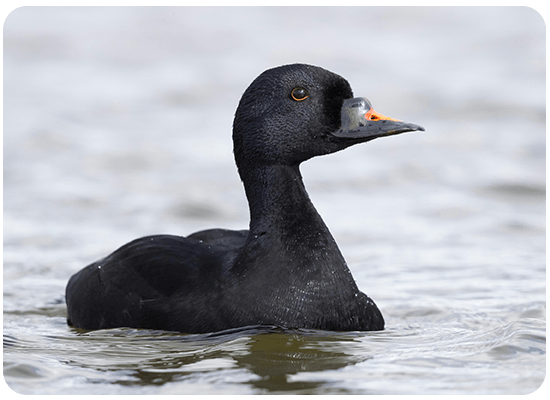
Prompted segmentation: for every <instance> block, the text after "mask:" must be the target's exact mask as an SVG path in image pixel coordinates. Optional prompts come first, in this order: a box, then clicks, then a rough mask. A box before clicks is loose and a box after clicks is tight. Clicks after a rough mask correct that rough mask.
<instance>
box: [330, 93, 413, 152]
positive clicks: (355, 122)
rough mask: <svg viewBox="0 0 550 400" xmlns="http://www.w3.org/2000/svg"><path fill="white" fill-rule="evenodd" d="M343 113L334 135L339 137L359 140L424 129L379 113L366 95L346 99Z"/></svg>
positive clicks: (364, 140) (363, 140)
mask: <svg viewBox="0 0 550 400" xmlns="http://www.w3.org/2000/svg"><path fill="white" fill-rule="evenodd" d="M341 115H342V117H341V118H342V124H341V125H340V129H339V130H338V131H336V132H334V133H333V134H332V135H333V136H335V137H337V138H343V139H355V140H357V141H358V142H367V141H369V140H373V139H376V138H379V137H383V136H392V135H398V134H400V133H404V132H412V131H423V130H424V128H423V127H421V126H420V125H415V124H410V123H407V122H403V121H399V120H398V119H393V118H390V117H386V116H385V115H382V114H380V113H377V112H376V111H374V109H373V108H372V104H371V103H370V101H368V100H367V99H366V98H364V97H356V98H353V99H346V100H344V104H343V105H342V114H341Z"/></svg>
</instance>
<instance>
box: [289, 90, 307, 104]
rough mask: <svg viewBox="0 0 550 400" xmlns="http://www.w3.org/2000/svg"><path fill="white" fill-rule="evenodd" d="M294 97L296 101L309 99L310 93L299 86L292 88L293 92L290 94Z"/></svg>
mask: <svg viewBox="0 0 550 400" xmlns="http://www.w3.org/2000/svg"><path fill="white" fill-rule="evenodd" d="M290 95H291V96H292V98H293V99H294V100H296V101H302V100H305V99H307V97H308V94H307V92H306V90H305V89H303V88H301V87H297V88H295V89H292V93H291V94H290Z"/></svg>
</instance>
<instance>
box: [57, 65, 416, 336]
mask: <svg viewBox="0 0 550 400" xmlns="http://www.w3.org/2000/svg"><path fill="white" fill-rule="evenodd" d="M352 97H353V96H352V92H351V88H350V87H349V84H348V83H347V81H346V80H345V79H343V78H341V77H340V76H338V75H336V74H333V73H331V72H329V71H326V70H324V69H321V68H319V67H313V66H309V65H304V64H294V65H288V66H283V67H278V68H274V69H271V70H268V71H266V72H264V73H263V74H262V75H260V76H259V77H258V78H257V79H256V80H255V81H254V82H253V83H252V84H251V85H250V87H249V88H248V89H247V90H246V91H245V93H244V94H243V97H242V99H241V102H240V103H239V107H238V109H237V112H236V115H235V122H234V127H233V140H234V152H235V160H236V163H237V167H238V170H239V174H240V176H241V179H242V181H243V183H244V187H245V191H246V195H247V199H248V202H249V208H250V226H249V230H242V231H230V230H224V229H212V230H206V231H200V232H196V233H194V234H192V235H190V236H188V237H179V236H172V235H156V236H148V237H144V238H140V239H136V240H134V241H132V242H130V243H128V244H126V245H124V246H122V247H121V248H119V249H118V250H116V251H115V252H114V253H112V254H111V255H109V256H107V257H106V258H104V259H102V260H100V261H98V262H96V263H93V264H91V265H89V266H87V267H86V268H84V269H83V270H81V271H80V272H78V273H76V274H75V275H73V276H72V277H71V279H70V280H69V283H68V285H67V289H66V301H67V321H68V323H69V324H70V325H72V326H75V327H78V328H83V329H87V330H94V329H106V328H115V327H133V328H148V329H162V330H168V331H179V332H185V333H205V332H215V331H221V330H225V329H230V328H237V327H242V326H247V325H263V324H265V325H278V326H283V327H286V328H308V329H322V330H334V331H369V330H382V329H384V319H383V317H382V314H381V312H380V310H379V309H378V307H377V306H376V305H375V303H374V302H373V301H372V300H371V299H370V298H369V297H368V296H367V295H365V294H364V293H362V292H361V291H360V290H359V289H358V287H357V285H356V283H355V281H354V279H353V277H352V275H351V272H350V270H349V268H348V267H347V265H346V262H345V260H344V257H343V256H342V254H341V252H340V250H339V249H338V246H337V244H336V242H335V240H334V238H333V237H332V235H331V234H330V232H329V230H328V228H327V227H326V225H325V223H324V222H323V220H322V219H321V217H320V216H319V214H318V213H317V211H316V210H315V208H314V206H313V204H312V203H311V201H310V199H309V196H308V194H307V192H306V189H305V186H304V184H303V181H302V176H301V174H300V170H299V166H300V164H301V163H302V162H303V161H305V160H307V159H309V158H311V157H314V156H317V155H323V154H328V153H332V152H335V151H339V150H342V149H344V148H346V147H348V146H350V145H353V144H356V143H361V142H365V141H368V140H372V139H374V138H376V137H381V136H388V135H392V134H397V133H401V132H407V131H412V130H423V128H421V127H419V126H417V125H413V124H406V123H402V122H394V120H390V119H384V120H382V121H379V120H375V119H371V120H366V121H363V120H361V121H359V125H361V124H362V125H361V126H357V123H355V122H353V121H351V122H350V121H348V119H349V115H347V114H350V113H351V115H352V116H353V115H354V114H353V113H355V112H356V111H355V109H358V108H361V107H359V106H357V105H356V104H359V103H360V104H364V102H363V103H362V100H357V99H352ZM364 100H365V101H366V99H364ZM350 102H351V103H350ZM367 102H368V101H367ZM348 103H349V104H351V105H349V104H348ZM346 104H348V105H346ZM368 106H370V103H369V104H368V105H367V108H368ZM350 110H351V111H350ZM348 111H349V112H348ZM360 113H361V114H365V112H364V110H363V111H360ZM343 114H346V115H345V116H343ZM378 116H381V114H376V116H375V118H378ZM381 117H383V116H381ZM346 118H347V119H346ZM383 118H387V117H383ZM352 120H353V118H352ZM375 122H380V124H376V123H375ZM348 125H349V126H348ZM365 126H367V128H365ZM388 126H389V128H388ZM354 130H355V132H356V133H353V132H354ZM350 132H352V133H350Z"/></svg>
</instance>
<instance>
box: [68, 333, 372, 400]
mask: <svg viewBox="0 0 550 400" xmlns="http://www.w3.org/2000/svg"><path fill="white" fill-rule="evenodd" d="M74 331H75V332H78V331H79V330H77V329H74ZM80 332H81V333H79V335H78V336H76V337H75V340H76V341H78V340H80V341H85V340H88V341H90V343H89V348H90V352H94V353H96V354H95V357H94V358H93V359H95V360H96V361H97V362H98V364H96V365H93V367H94V368H95V369H97V370H98V371H104V372H105V371H118V372H124V371H126V372H129V373H128V374H118V377H117V378H118V379H115V380H114V381H112V382H111V383H116V384H121V385H126V386H135V385H142V386H149V385H155V386H160V385H164V384H166V383H170V382H178V381H182V380H185V379H188V378H192V379H195V380H196V379H197V378H198V377H199V378H198V379H200V375H201V374H202V375H203V379H205V380H209V379H210V378H211V377H210V376H209V375H211V374H213V373H214V374H215V373H216V371H224V372H223V373H224V374H225V375H227V371H228V370H231V369H233V370H239V372H240V373H239V374H238V376H239V379H238V380H239V382H240V383H242V384H248V385H251V387H252V388H253V389H256V390H260V391H261V392H279V391H293V392H296V391H304V390H306V391H307V390H308V389H315V388H317V387H318V386H319V385H320V383H319V382H301V381H292V380H289V377H290V376H292V375H294V374H296V373H298V372H317V371H330V370H337V369H340V368H342V367H345V366H348V365H352V364H355V363H357V362H360V361H365V360H366V359H368V358H370V357H369V356H368V355H366V354H365V352H364V345H362V344H361V343H360V342H359V341H357V340H356V337H357V335H358V334H354V333H336V332H325V331H308V330H287V329H284V328H279V327H262V326H254V327H245V328H239V329H234V330H229V331H224V332H218V333H212V334H204V335H182V334H179V333H167V332H155V331H147V330H133V329H113V330H104V331H95V332H87V333H86V332H84V331H80ZM362 335H363V336H364V335H365V334H362ZM79 347H80V348H81V349H82V346H79ZM359 348H362V351H357V350H358V349H359ZM70 358H71V360H70V361H68V364H70V365H71V366H73V367H76V366H79V367H82V368H89V367H91V365H90V358H91V357H90V354H80V355H79V354H73V355H72V356H71V357H70ZM130 371H131V372H130Z"/></svg>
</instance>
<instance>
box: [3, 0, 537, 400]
mask: <svg viewBox="0 0 550 400" xmlns="http://www.w3.org/2000/svg"><path fill="white" fill-rule="evenodd" d="M544 34H545V28H544V24H543V21H542V18H541V17H540V16H539V15H538V14H537V13H536V12H535V11H533V10H531V9H529V8H452V9H451V8H335V9H328V8H319V9H315V8H309V9H295V8H293V9H292V10H290V9H256V8H247V9H216V8H210V9H189V8H152V9H143V8H132V9H124V8H109V9H104V8H23V9H18V10H16V11H14V12H13V13H12V14H11V15H10V16H8V18H7V20H6V22H5V25H4V153H3V154H4V269H3V279H4V281H3V282H4V302H3V305H4V323H3V333H4V379H5V380H6V382H7V384H8V385H9V387H10V388H11V389H12V390H14V391H16V392H18V393H25V394H59V393H70V394H82V393H86V394H225V393H228V394H261V393H279V394H303V393H311V394H525V393H532V392H534V391H535V390H537V389H538V388H539V387H540V385H541V384H542V382H543V380H544V377H545V373H546V346H545V340H546V317H545V315H546V296H545V291H546V284H545V281H546V270H545V257H546V248H545V235H546V224H545V212H546V211H545V200H546V183H545V181H546V174H545V162H546V153H545V146H546V138H545V90H544V86H545V54H544V46H545V40H544ZM297 61H299V62H307V63H311V64H316V65H320V66H323V67H325V68H327V69H330V70H333V71H335V72H337V73H340V74H341V75H343V76H344V77H346V78H347V79H348V80H349V81H350V83H351V85H352V87H353V88H354V92H355V95H357V96H367V97H368V98H369V99H370V100H371V102H372V103H373V104H374V107H375V109H376V110H377V111H379V112H381V113H383V114H385V115H389V116H392V117H395V118H400V119H403V120H406V121H410V122H413V123H417V124H420V125H423V126H424V127H425V128H426V130H427V131H426V132H425V133H424V132H417V133H410V134H405V135H401V136H397V137H391V138H384V139H381V140H377V141H374V142H372V143H369V144H366V145H362V146H356V147H355V148H351V149H348V150H346V151H344V152H341V153H338V154H334V155H330V156H327V157H320V158H318V159H315V160H311V161H309V162H307V163H306V164H304V166H303V168H302V170H303V175H304V179H305V183H306V186H307V187H308V190H309V193H310V195H311V198H312V200H313V202H314V203H315V205H316V207H317V208H318V210H319V212H320V214H321V215H322V216H323V218H324V219H325V222H326V223H327V225H328V226H329V228H330V229H331V232H332V233H333V235H334V236H335V238H336V240H337V242H338V243H339V245H340V248H341V250H342V252H343V254H344V256H345V257H346V260H347V261H348V264H349V266H350V269H351V270H352V272H353V274H354V277H355V279H356V280H357V283H358V285H359V287H360V288H361V289H362V290H363V291H365V292H366V293H367V294H369V295H370V296H371V297H372V298H373V299H374V300H375V301H376V303H377V304H378V305H379V306H380V308H381V310H382V312H383V314H384V316H385V318H386V322H387V329H386V330H385V331H382V332H367V333H357V332H352V333H336V332H320V331H300V330H298V331H284V330H282V329H280V328H277V327H271V328H270V327H264V328H260V327H247V328H243V329H242V330H235V331H231V332H222V333H217V334H206V335H183V334H175V333H167V332H158V331H147V330H131V329H114V330H104V331H96V332H84V331H79V330H76V329H73V328H70V327H68V326H67V325H66V323H65V315H66V308H65V303H64V288H65V285H66V282H67V280H68V278H69V277H70V276H71V275H72V274H73V273H75V272H76V271H78V270H79V269H80V268H82V267H83V266H85V265H87V264H88V263H90V262H92V261H95V260H96V259H98V258H100V257H102V256H104V255H106V254H108V253H110V252H111V251H113V250H114V249H115V248H117V247H118V246H120V245H122V244H124V243H126V242H128V241H130V240H132V239H134V238H136V237H139V236H144V235H149V234H156V233H171V234H179V235H187V234H189V233H191V232H194V231H196V230H199V229H205V228H210V227H226V228H230V229H242V228H244V227H246V226H247V223H248V210H247V207H246V199H245V197H244V193H243V189H242V186H241V183H240V182H239V179H238V176H237V174H236V169H235V167H234V164H233V158H232V153H231V137H230V131H231V123H232V116H233V113H234V110H235V108H236V105H237V102H238V100H239V97H240V95H241V93H242V91H243V90H244V89H245V88H246V86H247V85H248V84H249V83H250V81H251V80H252V79H253V78H254V77H256V76H257V75H258V73H259V72H261V71H263V70H264V69H267V68H270V67H272V66H275V65H281V64H285V63H291V62H297ZM537 393H540V391H539V392H537Z"/></svg>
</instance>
